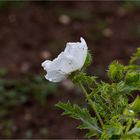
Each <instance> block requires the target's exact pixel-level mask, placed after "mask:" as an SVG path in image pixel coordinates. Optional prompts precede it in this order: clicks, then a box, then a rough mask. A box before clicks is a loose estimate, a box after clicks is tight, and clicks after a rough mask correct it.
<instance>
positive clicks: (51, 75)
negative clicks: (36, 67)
mask: <svg viewBox="0 0 140 140" xmlns="http://www.w3.org/2000/svg"><path fill="white" fill-rule="evenodd" d="M45 78H46V79H47V80H49V81H51V82H60V81H63V80H65V79H66V78H67V75H65V74H63V73H61V72H59V71H48V72H47V75H45Z"/></svg>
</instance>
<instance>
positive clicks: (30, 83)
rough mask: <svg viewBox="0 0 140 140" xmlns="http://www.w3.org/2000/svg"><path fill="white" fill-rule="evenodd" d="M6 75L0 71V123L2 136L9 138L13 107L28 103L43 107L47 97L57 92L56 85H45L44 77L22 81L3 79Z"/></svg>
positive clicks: (39, 76) (27, 135)
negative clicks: (10, 116)
mask: <svg viewBox="0 0 140 140" xmlns="http://www.w3.org/2000/svg"><path fill="white" fill-rule="evenodd" d="M6 73H7V71H6V70H5V69H2V68H1V69H0V123H1V126H2V132H1V134H2V136H4V137H6V138H11V136H12V126H13V125H12V120H11V119H10V118H9V114H10V112H11V109H12V108H13V107H17V106H22V105H25V104H26V103H28V102H34V103H38V105H44V104H45V103H46V98H47V96H49V95H51V94H53V93H54V92H55V91H56V90H57V85H56V84H53V83H46V80H45V78H44V76H42V75H36V76H32V77H30V78H26V79H22V80H9V79H4V77H3V76H4V75H5V74H6ZM31 133H32V132H31V130H29V131H27V134H25V138H31V137H32V134H31Z"/></svg>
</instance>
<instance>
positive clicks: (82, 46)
mask: <svg viewBox="0 0 140 140" xmlns="http://www.w3.org/2000/svg"><path fill="white" fill-rule="evenodd" d="M80 40H81V42H76V43H73V42H68V43H67V44H66V48H65V50H64V52H61V53H60V54H59V55H58V57H57V58H55V59H54V60H53V61H50V60H46V61H44V62H43V63H42V67H43V68H44V70H46V71H47V74H46V76H45V78H46V79H47V80H49V81H52V82H60V81H62V80H64V79H66V78H67V77H68V75H69V74H71V73H72V72H74V71H76V70H79V69H81V68H82V67H83V65H84V63H85V60H86V56H87V50H88V48H87V44H86V42H85V40H84V39H83V38H80Z"/></svg>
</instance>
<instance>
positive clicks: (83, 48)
mask: <svg viewBox="0 0 140 140" xmlns="http://www.w3.org/2000/svg"><path fill="white" fill-rule="evenodd" d="M80 39H81V42H76V43H72V42H69V43H67V45H66V48H65V50H64V53H65V54H66V55H70V56H72V57H73V58H74V60H73V61H74V65H75V67H77V68H76V69H81V68H82V66H83V65H84V63H85V60H86V57H87V50H88V48H87V44H86V42H85V40H84V39H83V38H82V37H81V38H80Z"/></svg>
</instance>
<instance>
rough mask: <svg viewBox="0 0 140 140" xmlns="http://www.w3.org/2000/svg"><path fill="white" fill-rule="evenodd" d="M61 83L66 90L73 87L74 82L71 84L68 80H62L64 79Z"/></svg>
mask: <svg viewBox="0 0 140 140" xmlns="http://www.w3.org/2000/svg"><path fill="white" fill-rule="evenodd" d="M62 85H63V86H64V87H65V88H66V89H67V90H71V89H74V84H73V83H72V82H71V81H70V80H64V81H63V82H62Z"/></svg>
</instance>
